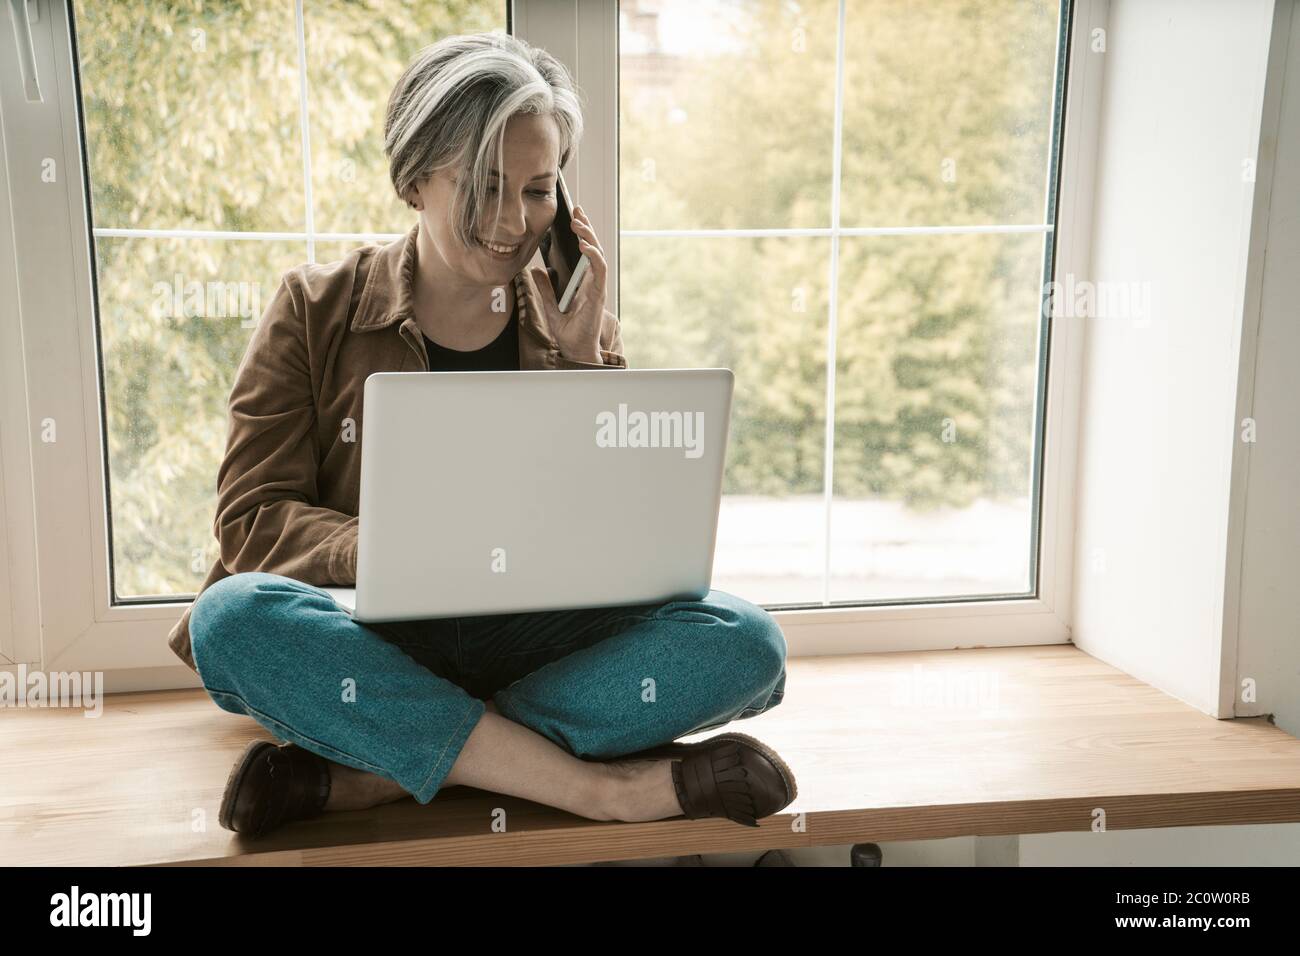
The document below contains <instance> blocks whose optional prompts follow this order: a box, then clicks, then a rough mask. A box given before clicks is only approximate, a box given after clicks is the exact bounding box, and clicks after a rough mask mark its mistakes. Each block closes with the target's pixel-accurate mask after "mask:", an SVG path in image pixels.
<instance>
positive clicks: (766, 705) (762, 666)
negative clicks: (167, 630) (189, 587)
mask: <svg viewBox="0 0 1300 956" xmlns="http://www.w3.org/2000/svg"><path fill="white" fill-rule="evenodd" d="M190 638H191V645H192V648H193V652H194V662H195V665H196V666H197V668H198V671H199V675H200V677H201V678H202V680H203V686H204V687H205V688H206V690H207V692H208V694H209V695H210V696H211V697H212V699H213V700H214V701H215V702H216V704H217V706H219V707H220V708H221V709H222V710H226V711H229V712H231V713H234V714H247V715H248V716H250V717H252V718H253V719H254V720H256V721H257V722H258V723H260V724H261V725H262V726H263V727H265V728H266V729H267V730H269V731H270V732H271V733H272V734H274V735H275V736H276V737H278V738H279V739H281V740H286V741H292V742H293V743H296V744H298V745H299V746H300V747H304V748H306V749H307V750H311V751H313V752H314V753H317V754H320V755H321V756H322V757H325V758H326V759H328V760H332V761H334V762H335V763H340V764H346V765H347V766H349V767H355V768H357V769H358V770H366V771H369V772H370V773H374V774H378V775H379V776H381V777H387V778H388V779H390V780H393V781H395V782H396V783H397V784H399V785H400V786H401V787H402V788H403V789H404V790H406V791H407V792H408V793H410V794H411V795H412V796H413V797H415V799H416V800H417V801H419V802H420V803H428V802H429V801H430V800H432V799H433V797H434V795H435V794H436V793H437V792H438V789H439V788H440V787H441V786H442V783H443V780H444V779H445V778H446V776H447V774H448V773H449V772H450V771H451V767H452V765H453V764H454V763H455V762H456V758H457V756H458V755H459V754H460V751H461V748H462V747H463V746H464V745H465V741H466V739H468V737H469V735H470V732H471V731H473V729H474V727H475V725H476V724H477V723H478V721H479V718H480V717H482V716H483V713H484V711H485V709H486V705H485V703H484V702H485V701H486V700H488V699H492V700H494V701H495V703H496V706H497V708H498V709H499V710H500V711H501V714H502V716H504V717H507V718H509V719H510V720H513V721H515V722H516V723H519V724H522V725H524V726H525V727H528V728H531V729H532V730H534V731H536V732H537V733H539V734H541V735H542V736H544V737H546V738H548V739H550V740H551V741H553V742H554V743H556V744H559V745H560V746H562V747H564V748H565V749H567V750H568V751H569V752H570V753H572V754H573V755H574V756H577V757H580V758H584V759H607V758H611V757H617V756H621V755H623V754H628V753H632V752H633V751H637V750H642V749H645V748H647V747H653V746H657V745H658V744H662V743H667V742H669V741H671V740H675V739H676V738H678V737H683V736H686V735H687V734H692V733H695V732H697V731H701V730H710V729H713V728H715V727H721V726H723V725H724V724H726V723H728V722H730V721H732V720H737V719H741V718H745V717H752V716H754V715H756V714H761V713H763V712H764V711H766V710H769V709H770V708H772V707H775V706H776V705H777V704H779V703H780V702H781V698H782V697H783V696H784V694H785V656H786V643H785V637H784V635H783V634H782V633H781V628H780V626H779V625H778V624H777V623H776V621H775V620H774V619H773V618H772V616H771V615H770V614H769V613H768V612H767V611H765V610H763V609H762V608H760V607H758V606H757V605H754V604H750V603H749V602H747V601H744V600H742V599H740V598H738V597H735V596H733V595H731V594H728V593H726V592H725V591H718V590H713V591H710V592H709V593H708V595H707V596H706V597H705V598H704V599H703V600H701V601H670V602H667V603H662V604H645V605H627V606H618V607H601V608H586V609H579V610H563V611H540V612H533V613H523V614H491V615H482V616H477V617H459V618H440V619H430V620H420V621H402V622H398V623H387V624H358V623H357V622H356V621H354V620H352V618H351V617H350V616H349V615H348V613H347V612H346V611H343V610H340V609H339V607H338V606H337V605H336V604H335V603H334V601H333V599H332V598H331V597H330V596H329V594H328V593H326V592H325V591H324V590H322V589H321V588H318V587H315V586H313V585H310V584H303V583H302V582H300V581H296V580H294V579H292V578H287V577H284V576H282V575H278V574H267V573H264V572H261V571H252V572H245V573H242V574H235V575H232V576H230V577H228V578H222V579H221V580H219V581H216V582H214V583H213V584H212V585H210V586H209V587H208V588H207V589H206V590H204V591H203V592H202V593H201V594H200V595H199V596H198V598H197V599H196V600H195V602H194V608H193V610H192V611H191V612H190Z"/></svg>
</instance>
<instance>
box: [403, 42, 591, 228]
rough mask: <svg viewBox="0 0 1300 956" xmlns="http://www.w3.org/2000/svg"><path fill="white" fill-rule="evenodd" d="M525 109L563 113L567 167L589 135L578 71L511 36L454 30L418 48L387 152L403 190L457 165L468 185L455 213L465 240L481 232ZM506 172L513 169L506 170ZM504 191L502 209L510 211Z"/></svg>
mask: <svg viewBox="0 0 1300 956" xmlns="http://www.w3.org/2000/svg"><path fill="white" fill-rule="evenodd" d="M516 113H536V114H540V115H551V116H553V117H554V118H555V121H556V125H557V126H558V127H559V131H560V165H561V166H563V165H564V164H565V163H566V162H567V161H568V159H569V156H570V154H571V153H572V151H573V149H574V148H575V147H576V146H577V144H578V141H579V140H580V139H581V138H582V106H581V103H580V102H579V99H578V94H577V93H576V91H575V90H574V86H573V80H572V78H571V77H570V75H569V71H568V70H566V69H565V67H564V65H563V64H562V63H560V61H559V60H557V59H556V58H555V57H553V56H552V55H551V54H549V53H547V52H546V51H545V50H542V49H540V48H537V47H533V46H530V45H529V44H528V43H525V42H524V41H523V40H520V39H518V38H517V37H512V36H509V35H507V34H504V33H495V32H493V33H470V34H464V35H460V36H450V37H445V38H444V39H442V40H439V41H438V42H437V43H434V44H432V45H430V46H427V47H425V48H424V49H423V50H421V51H420V52H419V53H417V54H416V55H415V57H414V59H413V60H412V61H411V63H410V65H409V66H408V67H407V68H406V71H405V72H404V73H403V74H402V76H401V78H400V79H398V81H397V85H396V86H394V87H393V92H392V94H391V95H390V96H389V98H388V113H387V116H386V118H385V120H384V153H385V155H387V156H388V160H389V175H390V177H391V178H392V181H393V188H394V189H396V190H397V195H398V197H399V198H400V199H402V200H403V201H406V193H407V191H408V190H409V189H410V188H411V187H412V186H414V185H415V184H416V183H418V182H420V181H422V180H424V179H426V178H428V177H429V176H431V175H432V174H433V173H434V172H435V171H437V170H440V169H443V168H447V167H450V168H452V169H453V170H455V171H456V172H457V174H458V175H457V178H458V180H459V187H460V188H458V189H457V190H456V194H455V197H454V198H453V200H452V208H451V210H450V219H451V223H452V230H453V232H454V234H455V236H456V238H457V239H458V240H459V241H460V242H461V243H462V244H464V245H465V246H467V247H468V246H472V245H473V244H474V237H475V236H476V235H477V234H478V233H479V231H480V229H479V226H480V223H479V222H478V216H479V211H480V210H481V209H482V208H483V200H484V197H485V196H486V195H487V190H488V187H489V185H490V177H489V176H488V170H489V169H490V168H491V167H492V166H493V165H496V166H497V168H498V169H501V168H502V167H501V165H500V163H499V162H498V160H499V159H500V157H501V154H502V152H503V151H504V144H505V128H506V121H507V120H509V119H510V117H512V116H514V115H515V114H516ZM502 172H503V173H504V170H502ZM503 192H504V190H500V191H498V193H497V207H496V215H497V216H498V217H499V216H500V214H501V197H502V194H503Z"/></svg>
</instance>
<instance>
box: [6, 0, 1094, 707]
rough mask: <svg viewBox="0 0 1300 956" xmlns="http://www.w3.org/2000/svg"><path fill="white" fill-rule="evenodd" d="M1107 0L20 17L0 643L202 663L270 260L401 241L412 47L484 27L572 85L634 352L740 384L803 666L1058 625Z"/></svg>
mask: <svg viewBox="0 0 1300 956" xmlns="http://www.w3.org/2000/svg"><path fill="white" fill-rule="evenodd" d="M24 11H25V14H26V19H27V20H28V21H29V24H30V39H28V36H27V34H28V29H27V27H28V26H29V24H28V23H24V22H23V19H24ZM1104 11H1105V7H1104V4H1098V3H1094V2H1093V0H1071V2H1069V3H1057V2H1048V0H1039V2H1034V0H980V2H973V0H941V2H939V0H936V2H934V3H927V4H916V3H907V2H904V0H888V2H886V0H853V2H847V0H840V2H837V0H801V2H787V0H695V2H691V3H687V2H685V0H620V2H618V3H613V2H611V3H597V2H587V0H442V2H430V3H418V4H412V3H408V2H405V0H366V2H365V3H364V4H363V3H353V2H347V0H267V2H260V3H252V2H248V0H221V2H217V0H194V2H192V3H187V4H184V5H176V4H163V3H159V2H156V0H123V2H119V3H111V4H110V3H93V2H90V0H80V2H76V0H74V2H73V3H71V4H61V3H42V4H26V5H23V4H19V5H17V6H16V7H15V16H14V17H13V18H12V19H14V21H15V23H14V25H15V29H14V30H7V29H5V30H0V64H4V66H5V67H6V68H5V69H0V106H2V107H3V109H0V121H2V122H3V126H4V130H3V132H4V135H3V137H0V149H2V150H3V151H4V156H3V159H4V162H0V226H2V227H4V228H0V297H3V298H4V299H5V300H6V301H10V302H15V303H17V309H16V310H15V311H16V315H17V319H18V321H16V322H9V323H0V367H3V370H4V374H3V375H0V513H3V515H4V521H3V522H0V546H3V548H2V550H3V554H4V557H5V560H4V564H3V565H0V579H3V578H6V577H7V579H8V582H9V586H8V589H7V590H6V591H5V592H4V593H5V594H7V595H8V598H9V607H8V611H7V612H6V609H5V607H3V606H0V663H3V662H5V661H13V662H17V661H26V662H42V661H43V662H44V666H46V667H58V668H61V669H101V668H102V669H104V670H106V671H107V672H108V675H109V678H110V683H109V689H110V690H132V689H146V688H150V687H157V686H164V687H171V686H178V682H191V683H192V680H191V678H192V675H191V674H190V673H189V672H188V671H187V670H185V669H184V668H183V667H181V665H179V663H178V662H177V661H176V659H175V657H174V655H172V653H171V652H170V650H169V649H168V648H167V646H166V642H165V636H166V634H167V632H168V631H169V630H170V629H171V627H172V626H173V625H174V623H175V621H176V619H177V617H178V616H179V615H180V614H181V612H182V611H183V609H184V607H185V602H186V601H187V600H188V598H189V597H190V596H191V595H192V594H193V593H194V592H195V591H196V589H197V588H198V586H199V585H200V584H201V582H202V580H203V579H204V576H205V573H206V570H207V568H208V567H210V565H211V562H212V561H213V560H214V559H215V557H216V542H215V541H214V540H213V537H212V531H211V522H212V517H213V503H214V499H215V492H216V487H215V484H216V481H215V479H216V472H217V469H218V466H219V463H220V460H221V457H222V454H223V452H224V444H225V437H226V400H227V397H228V394H229V390H230V386H231V381H232V378H233V375H234V372H235V370H236V368H237V366H238V362H239V359H240V357H241V356H242V354H243V352H244V349H245V346H246V344H247V341H248V337H249V336H250V334H251V331H252V326H253V325H254V324H255V321H256V318H257V317H258V316H259V315H260V313H261V310H262V309H263V308H264V306H265V304H266V302H268V301H269V297H270V296H271V295H272V294H274V291H275V289H276V288H277V287H278V282H279V277H280V275H281V274H282V273H283V272H284V271H285V270H287V269H288V268H291V267H292V266H294V265H296V264H298V263H301V262H304V261H317V262H323V261H329V260H332V259H335V258H337V257H340V256H341V255H343V254H344V253H345V252H346V251H348V250H349V249H351V248H354V247H355V246H357V245H359V244H362V243H365V242H369V241H378V242H383V241H387V240H389V239H391V238H395V237H396V236H397V235H399V234H400V233H402V232H404V231H405V229H406V228H407V226H408V224H409V222H410V219H409V214H408V212H407V211H406V210H404V208H403V207H400V206H399V205H398V203H397V200H396V198H395V197H393V196H392V191H391V188H390V185H389V182H388V176H387V170H386V165H385V163H384V161H383V156H382V145H381V143H380V142H379V139H378V138H377V137H376V135H375V131H376V130H377V129H378V128H380V125H381V123H382V110H383V108H384V105H385V102H386V98H387V94H388V92H389V91H390V89H391V86H392V83H393V81H394V79H395V78H396V76H397V75H398V73H399V71H400V70H401V69H402V67H403V66H404V65H405V64H406V62H408V60H409V58H410V56H411V55H412V54H413V53H414V52H415V51H416V50H417V49H418V48H420V47H421V46H423V45H425V44H426V43H429V42H431V41H433V40H434V39H436V38H438V37H440V36H443V35H446V34H449V33H453V32H464V31H468V30H508V31H511V32H514V33H517V34H518V35H520V36H521V37H523V38H524V39H527V40H528V41H529V42H531V43H534V44H536V45H539V46H542V47H544V48H545V49H547V50H549V51H550V52H552V53H553V54H555V55H556V56H557V57H559V58H560V59H561V60H562V61H564V62H565V63H566V64H568V65H569V66H570V67H571V69H572V70H573V72H574V75H575V78H576V80H577V83H578V85H579V87H580V88H581V90H582V92H583V98H584V102H585V116H586V120H587V131H586V135H585V136H584V139H583V142H582V144H581V145H580V147H579V150H578V153H577V156H576V157H575V158H574V159H573V160H571V164H570V165H571V170H572V174H573V175H572V176H571V177H570V176H569V175H568V173H569V172H570V170H569V169H566V180H567V181H568V182H569V185H570V187H571V188H574V190H575V192H576V193H577V195H578V198H579V200H580V201H581V202H582V203H583V204H584V206H586V207H587V208H588V210H589V213H590V214H591V216H592V219H593V222H594V223H595V225H596V231H597V233H598V234H599V235H600V236H601V237H602V240H603V244H604V246H605V248H606V253H607V257H608V258H609V260H610V265H611V270H610V274H609V282H610V290H609V295H610V299H609V301H610V307H611V309H612V310H613V311H616V312H617V313H619V315H620V317H621V319H622V320H623V330H624V338H625V342H626V345H627V351H628V357H629V360H630V362H631V364H632V366H633V367H634V368H648V367H654V366H687V367H690V366H695V367H700V366H716V365H726V366H729V367H731V368H733V369H734V370H735V372H736V381H737V392H736V401H735V409H734V410H735V415H734V418H733V423H732V439H731V447H730V452H729V458H728V462H727V478H726V486H725V489H724V490H725V493H726V495H725V500H724V506H723V513H722V521H721V527H720V533H719V540H718V552H717V562H716V571H717V573H716V577H715V585H716V586H717V587H719V588H722V589H727V590H732V591H735V592H738V593H742V594H744V595H745V596H746V597H749V598H751V599H753V600H756V601H758V602H759V603H762V604H765V605H767V606H768V607H770V608H772V609H773V610H774V611H775V612H776V616H777V619H778V620H779V621H780V622H781V624H782V627H783V629H784V630H785V633H786V636H787V639H788V640H789V641H790V645H791V649H792V653H794V654H804V653H823V652H835V651H845V652H849V651H856V650H862V649H867V648H870V649H900V648H920V647H936V646H937V647H942V646H948V647H952V646H969V645H972V644H982V645H995V644H1015V643H1019V644H1026V643H1048V642H1055V641H1061V640H1066V639H1068V630H1067V623H1068V610H1069V593H1070V592H1069V582H1070V560H1069V556H1070V555H1071V553H1072V543H1073V542H1072V534H1073V528H1072V519H1071V515H1072V507H1073V487H1072V481H1073V475H1072V472H1073V469H1072V468H1071V462H1072V460H1073V444H1074V442H1075V438H1074V417H1075V416H1076V415H1077V392H1078V375H1077V372H1076V371H1075V370H1076V369H1077V368H1078V357H1079V341H1080V338H1079V336H1078V335H1074V334H1072V333H1071V330H1070V329H1069V327H1068V326H1065V327H1062V328H1059V329H1051V330H1050V331H1051V338H1052V341H1051V348H1050V349H1049V348H1048V332H1049V329H1048V327H1047V325H1046V324H1045V323H1044V322H1043V321H1042V320H1041V315H1042V309H1041V306H1040V300H1041V292H1042V290H1043V288H1044V280H1045V278H1046V277H1047V276H1048V275H1052V276H1058V275H1059V276H1064V275H1066V274H1068V273H1069V272H1070V271H1071V270H1074V271H1082V268H1084V267H1086V251H1087V248H1088V242H1089V237H1088V225H1089V223H1088V216H1087V215H1086V213H1087V210H1088V208H1089V195H1090V193H1089V189H1090V182H1091V168H1092V159H1091V157H1090V156H1089V154H1088V150H1087V144H1089V143H1092V142H1094V141H1095V124H1096V119H1095V117H1096V110H1097V105H1098V103H1099V96H1098V92H1097V91H1098V90H1099V88H1100V87H1099V83H1098V82H1097V74H1098V73H1099V71H1100V70H1101V63H1100V58H1099V57H1089V56H1088V55H1087V46H1086V45H1087V38H1088V36H1089V34H1090V32H1091V31H1094V30H1097V29H1100V28H1101V26H1103V25H1104V19H1103V17H1104ZM74 19H75V29H74ZM1067 47H1069V48H1070V49H1071V50H1072V55H1071V56H1070V57H1068V58H1067V57H1066V56H1065V50H1066V48H1067ZM1067 63H1068V65H1067ZM1067 69H1068V72H1069V73H1070V81H1069V83H1068V85H1067V84H1066V82H1065V77H1066V73H1067ZM1067 99H1068V106H1067ZM1058 168H1059V170H1060V173H1061V175H1060V176H1059V177H1058V175H1057V172H1058ZM1058 179H1059V187H1058ZM1058 192H1059V194H1060V197H1059V200H1058V198H1057V194H1058ZM1058 208H1059V209H1060V211H1061V216H1060V218H1059V219H1058V217H1057V209H1058ZM11 236H12V237H17V238H18V239H19V241H18V242H17V243H16V244H14V243H11V242H10V238H9V237H11ZM6 263H13V267H9V266H7V265H6ZM1081 263H1082V264H1083V265H1082V266H1081V265H1080V264H1081ZM20 279H21V281H20ZM23 422H26V423H27V424H28V427H27V428H26V429H24V428H23V427H22V425H21V423H23ZM10 423H13V425H11V424H10ZM56 436H57V437H56ZM6 621H7V622H8V623H7V624H6V623H5V622H6ZM157 668H163V669H164V670H156V669H157ZM151 669H153V670H151ZM178 670H180V671H184V674H183V675H182V676H179V677H178V676H176V672H177V671H178Z"/></svg>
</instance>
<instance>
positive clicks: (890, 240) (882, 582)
mask: <svg viewBox="0 0 1300 956" xmlns="http://www.w3.org/2000/svg"><path fill="white" fill-rule="evenodd" d="M1043 242H1044V237H1043V235H1042V234H1037V235H1035V234H1001V235H954V236H928V235H921V236H885V237H876V236H873V237H869V238H857V237H852V236H850V237H846V238H845V239H843V240H841V244H840V284H839V322H838V328H837V335H836V353H835V455H834V462H835V463H834V490H835V495H834V500H833V503H832V507H831V581H830V598H831V600H832V601H878V600H883V599H903V598H920V597H951V596H969V595H975V594H1001V593H1010V592H1019V593H1025V592H1027V591H1028V590H1029V589H1030V584H1031V581H1030V574H1029V571H1030V568H1029V558H1030V553H1031V544H1032V542H1031V531H1030V529H1031V520H1030V519H1031V507H1030V506H1031V491H1032V488H1031V476H1032V459H1033V451H1034V434H1035V431H1034V429H1035V410H1036V409H1035V396H1036V395H1037V376H1038V359H1039V355H1038V333H1039V321H1038V319H1039V310H1040V303H1041V299H1040V285H1039V282H1040V279H1039V277H1040V275H1041V272H1042V262H1043Z"/></svg>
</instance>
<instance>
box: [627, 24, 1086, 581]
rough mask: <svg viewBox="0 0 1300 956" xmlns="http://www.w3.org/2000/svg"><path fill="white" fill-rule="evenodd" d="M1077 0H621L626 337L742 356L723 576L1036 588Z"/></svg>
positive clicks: (713, 361)
mask: <svg viewBox="0 0 1300 956" xmlns="http://www.w3.org/2000/svg"><path fill="white" fill-rule="evenodd" d="M1067 12H1068V11H1067V10H1066V9H1065V8H1064V6H1063V5H1062V4H1060V3H1057V2H1026V0H945V2H938V3H923V4H922V3H911V2H907V0H853V2H845V0H841V2H839V3H837V2H835V0H807V2H800V3H788V2H783V0H753V2H716V3H705V4H701V3H699V2H697V0H622V2H621V4H620V10H619V27H618V29H619V106H620V111H619V127H618V136H619V140H618V142H619V173H620V179H619V219H620V223H619V234H620V239H621V245H620V263H621V265H620V276H619V283H620V285H619V288H620V295H619V303H618V307H619V313H620V316H621V318H622V321H623V327H624V338H625V341H626V344H627V349H628V356H629V361H630V362H631V364H632V365H633V366H634V367H641V368H645V367H654V366H664V367H699V366H715V365H725V366H728V367H730V368H732V369H733V370H734V371H735V373H736V394H735V398H734V412H733V419H732V432H731V442H730V448H729V453H728V459H727V470H726V479H725V483H724V495H725V498H724V504H723V510H722V518H721V523H720V527H719V533H718V545H717V549H718V550H717V557H716V559H715V586H717V587H720V588H723V589H727V590H734V591H736V592H737V593H741V594H745V595H746V596H747V597H750V598H751V599H752V600H757V601H760V602H762V603H764V604H766V605H768V606H769V607H773V606H782V605H789V606H806V605H828V604H865V603H902V602H907V601H935V600H940V599H943V600H952V599H973V598H983V599H987V598H988V597H990V596H1017V595H1026V596H1028V595H1032V594H1033V593H1034V590H1035V565H1036V559H1037V553H1038V546H1037V538H1038V521H1037V515H1038V509H1039V503H1040V502H1039V491H1040V466H1039V460H1040V456H1039V445H1040V442H1041V438H1042V430H1043V412H1044V407H1045V396H1046V393H1045V388H1046V380H1045V369H1046V358H1047V356H1046V351H1045V347H1044V345H1045V338H1044V336H1045V332H1046V326H1045V320H1044V319H1043V310H1042V293H1043V289H1044V288H1045V283H1046V282H1047V281H1048V280H1049V278H1050V276H1051V274H1052V273H1051V260H1052V255H1051V253H1052V248H1053V223H1054V220H1055V191H1056V163H1057V157H1058V149H1057V143H1058V140H1059V136H1060V128H1061V109H1062V96H1061V93H1062V87H1063V82H1064V71H1065V62H1064V61H1065V58H1064V49H1065V36H1066V27H1067V23H1068V17H1067V15H1066V14H1067Z"/></svg>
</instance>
